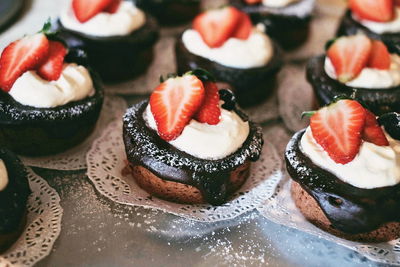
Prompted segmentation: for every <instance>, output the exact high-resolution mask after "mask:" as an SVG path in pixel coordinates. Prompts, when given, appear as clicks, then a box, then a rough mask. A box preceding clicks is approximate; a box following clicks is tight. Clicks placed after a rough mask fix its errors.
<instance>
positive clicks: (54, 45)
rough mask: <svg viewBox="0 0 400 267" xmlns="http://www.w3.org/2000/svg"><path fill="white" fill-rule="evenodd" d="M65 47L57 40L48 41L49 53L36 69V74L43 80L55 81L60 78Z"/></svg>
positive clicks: (65, 52)
mask: <svg viewBox="0 0 400 267" xmlns="http://www.w3.org/2000/svg"><path fill="white" fill-rule="evenodd" d="M66 54H67V48H66V47H65V46H64V45H63V44H62V43H61V42H57V41H50V48H49V55H48V57H47V59H46V60H45V62H44V63H42V65H40V66H39V67H38V69H37V74H39V76H40V77H42V78H43V79H45V80H48V81H56V80H58V79H59V78H60V76H61V72H62V69H63V65H64V58H65V55H66Z"/></svg>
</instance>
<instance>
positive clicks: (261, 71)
mask: <svg viewBox="0 0 400 267" xmlns="http://www.w3.org/2000/svg"><path fill="white" fill-rule="evenodd" d="M261 26H262V25H261ZM176 59H177V66H178V72H179V73H185V72H186V71H189V70H191V69H195V68H203V69H208V70H210V72H212V73H213V74H214V75H215V77H216V78H217V80H218V81H220V82H225V83H228V84H229V85H230V86H231V87H232V89H233V90H234V91H235V94H236V96H237V99H238V103H239V104H240V105H241V106H251V105H255V104H258V103H260V102H262V101H263V100H264V99H265V98H267V96H268V95H269V94H270V93H271V92H272V91H273V90H274V88H275V81H276V74H277V72H278V71H279V69H280V67H281V64H282V61H281V59H282V55H281V53H280V50H279V48H278V47H277V46H276V45H275V44H274V42H273V41H271V39H270V38H269V37H268V36H267V35H266V34H265V33H264V31H263V27H260V26H256V27H255V26H253V24H252V23H251V21H250V18H249V16H248V15H246V14H245V13H243V12H241V11H239V10H238V9H236V8H234V7H231V6H225V7H222V8H219V9H214V10H209V11H206V12H204V13H202V14H200V15H199V16H197V17H196V18H195V20H194V21H193V29H187V30H186V31H185V32H184V33H183V34H182V35H181V36H180V37H179V39H178V41H177V44H176Z"/></svg>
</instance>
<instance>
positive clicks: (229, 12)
mask: <svg viewBox="0 0 400 267" xmlns="http://www.w3.org/2000/svg"><path fill="white" fill-rule="evenodd" d="M240 17H241V12H240V11H239V10H238V9H236V8H234V7H230V6H227V7H224V8H220V9H215V10H210V11H206V12H203V13H201V14H200V15H198V16H197V17H196V18H195V19H194V21H193V29H195V30H196V31H198V32H199V33H200V35H201V37H202V39H203V40H204V42H205V43H206V44H207V45H208V46H209V47H212V48H215V47H220V46H222V45H223V44H224V43H225V41H226V40H228V38H229V37H231V35H232V33H233V31H234V30H235V28H236V26H237V23H238V21H239V20H240Z"/></svg>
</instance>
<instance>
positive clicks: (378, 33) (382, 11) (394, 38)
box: [337, 0, 400, 53]
mask: <svg viewBox="0 0 400 267" xmlns="http://www.w3.org/2000/svg"><path fill="white" fill-rule="evenodd" d="M395 2H396V1H391V0H389V1H369V2H368V3H365V1H360V0H356V1H353V0H352V1H350V2H349V9H348V10H347V11H346V13H345V14H344V16H343V18H342V20H341V23H340V26H339V28H338V31H337V36H342V35H354V34H357V33H360V32H362V33H364V34H366V35H368V36H369V37H370V38H373V39H376V40H381V41H382V42H384V43H385V44H386V45H387V46H388V48H389V49H390V51H392V52H395V53H400V7H398V6H397V5H396V4H395Z"/></svg>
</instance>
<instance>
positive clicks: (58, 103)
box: [0, 32, 103, 156]
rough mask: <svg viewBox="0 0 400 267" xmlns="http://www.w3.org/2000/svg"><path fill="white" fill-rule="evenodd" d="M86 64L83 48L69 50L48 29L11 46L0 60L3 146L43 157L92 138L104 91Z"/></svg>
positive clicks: (0, 110) (0, 139)
mask: <svg viewBox="0 0 400 267" xmlns="http://www.w3.org/2000/svg"><path fill="white" fill-rule="evenodd" d="M49 38H50V37H49ZM51 38H53V39H54V36H52V37H51ZM84 65H85V56H84V52H82V51H79V50H74V49H69V50H68V48H67V47H66V46H65V45H64V44H63V43H62V42H60V41H56V40H50V39H48V37H47V36H46V34H45V33H43V32H40V33H37V34H34V35H28V36H25V37H24V38H22V39H20V40H17V41H15V42H13V43H11V44H10V45H9V46H7V47H6V48H5V49H4V51H3V53H2V55H1V58H0V88H1V89H2V90H0V146H3V147H7V148H9V149H10V150H13V151H14V152H15V153H18V154H21V155H29V156H41V155H49V154H54V153H58V152H62V151H64V150H66V149H68V148H71V147H73V146H75V145H77V144H79V143H81V142H82V141H83V140H84V139H85V138H86V137H87V136H89V134H91V133H92V131H93V129H94V127H95V125H96V122H97V119H98V117H99V114H100V110H101V107H102V103H103V90H102V87H101V85H100V83H99V81H98V78H97V76H96V75H95V74H94V73H92V72H90V71H89V70H88V69H87V68H86V67H85V66H84Z"/></svg>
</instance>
